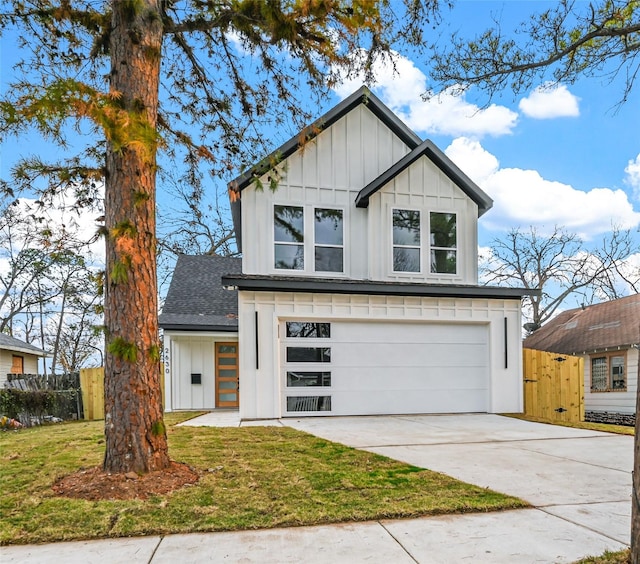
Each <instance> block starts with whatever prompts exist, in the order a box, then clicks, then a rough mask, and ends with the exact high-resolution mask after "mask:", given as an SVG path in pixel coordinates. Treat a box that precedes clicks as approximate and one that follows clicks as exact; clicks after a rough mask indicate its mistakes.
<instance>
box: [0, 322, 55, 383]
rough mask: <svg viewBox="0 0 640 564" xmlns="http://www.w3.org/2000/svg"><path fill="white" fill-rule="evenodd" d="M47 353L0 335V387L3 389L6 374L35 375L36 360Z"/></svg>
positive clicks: (36, 369) (36, 370) (2, 334)
mask: <svg viewBox="0 0 640 564" xmlns="http://www.w3.org/2000/svg"><path fill="white" fill-rule="evenodd" d="M45 356H48V353H47V352H45V351H43V350H42V349H40V348H38V347H34V346H33V345H30V344H29V343H25V342H24V341H21V340H19V339H15V338H13V337H10V336H9V335H5V334H4V333H0V387H4V384H5V382H6V381H7V374H37V373H38V359H40V358H43V357H45Z"/></svg>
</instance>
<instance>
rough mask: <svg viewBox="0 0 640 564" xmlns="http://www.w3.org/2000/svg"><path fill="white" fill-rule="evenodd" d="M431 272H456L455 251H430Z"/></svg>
mask: <svg viewBox="0 0 640 564" xmlns="http://www.w3.org/2000/svg"><path fill="white" fill-rule="evenodd" d="M431 272H438V273H440V274H455V273H456V251H439V250H432V251H431Z"/></svg>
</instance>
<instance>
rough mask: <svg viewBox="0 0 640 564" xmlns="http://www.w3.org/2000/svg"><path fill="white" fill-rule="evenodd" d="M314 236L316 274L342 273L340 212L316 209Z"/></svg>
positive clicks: (342, 250) (342, 253)
mask: <svg viewBox="0 0 640 564" xmlns="http://www.w3.org/2000/svg"><path fill="white" fill-rule="evenodd" d="M314 235H315V270H316V272H342V271H343V268H344V267H343V262H344V261H343V256H344V236H343V221H342V210H334V209H322V208H316V209H315V211H314Z"/></svg>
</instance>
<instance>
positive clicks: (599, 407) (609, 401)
mask: <svg viewBox="0 0 640 564" xmlns="http://www.w3.org/2000/svg"><path fill="white" fill-rule="evenodd" d="M611 352H614V351H608V353H607V354H610V353H611ZM626 352H627V366H626V371H627V390H626V391H624V392H592V391H591V357H592V356H597V354H595V355H582V358H583V359H584V408H585V410H586V411H610V412H613V413H635V412H636V391H637V389H638V349H627V350H626Z"/></svg>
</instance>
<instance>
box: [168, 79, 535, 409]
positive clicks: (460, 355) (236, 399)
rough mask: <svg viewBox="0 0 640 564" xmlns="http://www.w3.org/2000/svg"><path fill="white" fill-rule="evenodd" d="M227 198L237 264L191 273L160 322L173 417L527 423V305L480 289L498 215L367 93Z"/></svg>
mask: <svg viewBox="0 0 640 564" xmlns="http://www.w3.org/2000/svg"><path fill="white" fill-rule="evenodd" d="M274 180H275V182H276V183H277V189H275V190H270V189H269V185H270V183H271V182H272V181H274ZM229 193H230V198H231V201H232V212H233V219H234V226H235V229H236V235H237V240H238V245H239V248H240V250H241V253H242V261H241V264H240V262H239V261H238V259H221V258H218V257H216V258H213V259H212V257H184V260H183V263H184V265H186V266H184V265H183V266H181V264H180V261H179V263H178V267H177V268H176V273H175V275H174V281H173V282H172V287H171V289H170V291H169V295H168V297H167V304H166V306H165V309H164V310H163V314H162V316H161V326H162V327H163V328H164V332H165V333H164V334H165V355H166V356H167V359H166V360H168V362H167V363H166V366H167V374H166V377H165V392H166V397H167V406H166V408H167V409H187V408H192V409H193V408H198V409H202V408H217V407H234V406H235V405H239V409H240V416H241V418H243V419H268V418H280V417H287V416H296V417H299V416H304V415H310V416H317V415H370V414H411V413H461V412H490V413H496V412H519V411H522V376H521V368H522V367H521V338H520V327H521V299H522V296H523V295H524V294H525V293H526V290H524V289H515V288H501V287H489V286H480V285H478V240H477V222H478V218H479V217H480V216H481V215H482V214H483V213H485V212H486V211H488V210H489V209H490V208H491V206H492V200H491V199H490V198H489V197H488V196H487V195H486V194H485V193H484V192H483V191H482V190H481V189H480V188H479V187H478V186H476V185H475V184H474V183H473V182H472V181H471V180H470V179H469V178H468V177H467V176H466V175H465V174H464V173H463V172H462V171H461V170H460V169H459V168H458V167H457V166H455V165H454V164H453V163H452V162H451V161H450V160H449V159H448V158H447V157H446V156H445V155H444V153H442V152H441V151H440V150H439V149H438V148H437V147H436V146H435V145H434V144H433V143H432V142H431V141H423V140H421V139H420V138H419V137H418V136H417V135H416V134H415V133H414V132H412V131H411V130H410V129H409V128H408V127H407V126H406V125H405V124H404V123H402V121H400V119H399V118H398V117H397V116H396V115H395V114H393V112H391V111H390V110H389V109H388V108H387V107H386V106H385V105H384V104H383V103H382V102H381V101H380V100H379V99H378V98H376V97H375V96H374V95H373V94H372V93H371V92H370V91H369V90H368V89H366V88H362V89H360V90H358V91H357V92H355V93H354V94H353V95H352V96H350V97H349V98H347V99H345V100H344V101H342V102H341V103H340V104H338V105H337V106H336V107H335V108H334V109H332V110H331V111H329V112H328V113H327V114H325V115H324V116H322V117H321V118H320V119H319V120H317V121H316V122H315V123H314V124H313V125H312V126H310V127H308V128H307V129H306V130H305V131H303V132H301V134H300V135H297V136H295V137H294V138H292V139H291V140H290V141H289V142H287V143H285V144H284V145H283V146H282V147H280V148H279V149H278V150H277V151H275V152H274V153H273V154H272V155H271V156H269V157H267V158H266V159H264V160H263V161H262V162H261V163H259V164H258V165H256V166H254V167H253V168H252V169H250V170H249V171H247V172H246V173H245V174H243V175H242V176H240V177H239V178H237V179H236V180H235V181H233V182H231V183H230V185H229ZM234 261H235V262H234ZM187 263H189V265H187ZM196 263H198V266H197V267H196ZM214 263H215V264H214ZM224 268H227V269H228V270H229V271H228V272H226V273H225V272H223V270H224ZM197 269H200V270H201V271H202V272H201V276H196V275H195V271H196V270H197ZM204 271H206V274H205V273H204ZM176 280H178V282H177V284H178V286H179V288H178V286H176V287H175V288H174V284H176ZM213 286H216V288H215V289H213ZM220 288H224V290H220ZM172 291H173V296H172ZM208 292H210V293H211V295H212V296H220V295H221V292H227V298H226V299H227V304H226V305H225V306H224V308H223V310H219V309H218V310H216V309H215V307H213V306H212V307H211V308H209V309H207V307H208V305H204V304H206V302H207V294H208ZM236 296H237V298H236ZM178 298H180V299H182V300H183V301H184V302H185V303H183V304H182V305H179V304H178V302H180V299H178ZM217 299H218V298H216V300H217ZM236 299H237V310H235V309H234V308H233V306H235V305H236V302H235V300H236ZM216 300H209V301H216ZM190 302H193V303H190ZM195 302H198V303H201V304H202V305H201V306H200V309H199V308H198V307H197V306H196V305H194V304H195ZM209 305H211V304H209ZM200 310H202V311H200ZM205 310H206V311H205ZM216 315H218V316H219V317H218V321H220V320H221V319H224V320H226V322H225V323H226V329H225V326H223V325H220V324H216V323H214V322H213V321H214V319H213V318H214V317H215V316H216ZM236 315H237V317H236ZM221 316H226V317H224V318H223V317H221ZM205 318H206V319H205ZM196 350H197V352H196ZM194 367H195V368H194ZM205 372H207V374H205ZM194 375H195V376H194ZM205 380H206V382H205ZM221 386H222V387H221ZM194 388H195V389H194ZM205 388H206V389H207V390H208V391H205Z"/></svg>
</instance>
